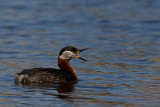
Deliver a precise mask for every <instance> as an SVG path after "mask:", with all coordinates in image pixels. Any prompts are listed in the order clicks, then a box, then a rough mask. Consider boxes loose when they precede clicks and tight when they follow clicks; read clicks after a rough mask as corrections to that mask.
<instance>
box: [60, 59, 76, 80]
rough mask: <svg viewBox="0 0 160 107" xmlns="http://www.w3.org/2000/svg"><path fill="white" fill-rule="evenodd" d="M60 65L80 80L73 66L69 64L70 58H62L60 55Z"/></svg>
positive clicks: (63, 69) (64, 70)
mask: <svg viewBox="0 0 160 107" xmlns="http://www.w3.org/2000/svg"><path fill="white" fill-rule="evenodd" d="M58 66H59V68H60V69H61V70H62V71H63V72H66V73H69V74H71V75H72V76H73V79H74V80H78V77H77V75H76V72H75V71H74V69H73V68H72V66H71V65H70V64H69V60H68V59H61V58H59V57H58Z"/></svg>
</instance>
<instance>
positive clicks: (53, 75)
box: [15, 46, 87, 83]
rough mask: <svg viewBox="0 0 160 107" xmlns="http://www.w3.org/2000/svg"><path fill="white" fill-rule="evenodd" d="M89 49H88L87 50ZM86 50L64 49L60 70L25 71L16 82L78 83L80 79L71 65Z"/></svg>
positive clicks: (17, 75)
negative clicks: (72, 60)
mask: <svg viewBox="0 0 160 107" xmlns="http://www.w3.org/2000/svg"><path fill="white" fill-rule="evenodd" d="M86 49H87V48H86ZM86 49H82V50H79V49H77V48H75V47H73V46H67V47H64V48H63V49H62V50H61V51H60V53H59V56H58V66H59V68H60V69H55V68H32V69H24V70H23V71H21V72H20V73H17V74H16V77H15V81H16V82H21V83H33V82H36V83H42V82H77V81H78V77H77V75H76V72H75V71H74V69H73V68H72V66H71V65H70V64H69V61H70V60H71V59H73V58H78V59H81V60H84V61H87V60H85V59H83V58H81V57H79V55H78V53H79V52H82V51H84V50H86Z"/></svg>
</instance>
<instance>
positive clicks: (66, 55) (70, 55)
mask: <svg viewBox="0 0 160 107" xmlns="http://www.w3.org/2000/svg"><path fill="white" fill-rule="evenodd" d="M75 57H76V55H75V53H73V52H71V51H64V52H63V53H62V55H60V58H61V59H72V58H75Z"/></svg>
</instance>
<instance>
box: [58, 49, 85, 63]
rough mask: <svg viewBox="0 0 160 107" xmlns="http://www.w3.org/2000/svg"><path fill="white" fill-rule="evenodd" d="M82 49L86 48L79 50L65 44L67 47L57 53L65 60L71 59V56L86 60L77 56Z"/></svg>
mask: <svg viewBox="0 0 160 107" xmlns="http://www.w3.org/2000/svg"><path fill="white" fill-rule="evenodd" d="M84 50H87V48H86V49H82V50H79V49H77V48H75V47H73V46H67V47H64V48H63V49H62V50H61V51H60V53H59V58H61V59H67V60H70V59H73V58H78V59H81V60H84V61H87V60H85V59H83V58H81V57H79V55H78V53H79V52H82V51H84Z"/></svg>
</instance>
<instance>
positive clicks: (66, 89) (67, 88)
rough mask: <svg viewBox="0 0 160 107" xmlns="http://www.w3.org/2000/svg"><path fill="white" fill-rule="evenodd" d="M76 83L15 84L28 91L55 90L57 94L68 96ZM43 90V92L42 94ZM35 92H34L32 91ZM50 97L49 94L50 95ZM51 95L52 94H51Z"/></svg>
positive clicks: (61, 96)
mask: <svg viewBox="0 0 160 107" xmlns="http://www.w3.org/2000/svg"><path fill="white" fill-rule="evenodd" d="M75 84H76V83H48V82H46V83H25V84H24V83H21V82H15V85H16V86H21V87H23V88H28V89H44V90H57V92H58V93H61V94H62V93H63V94H69V93H71V92H73V91H74V89H75V88H74V85H75ZM44 90H43V92H44ZM32 91H35V90H32ZM42 94H49V93H42ZM50 95H51V94H50ZM52 95H53V94H52ZM58 97H59V98H62V99H63V98H66V96H63V95H60V96H58Z"/></svg>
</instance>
